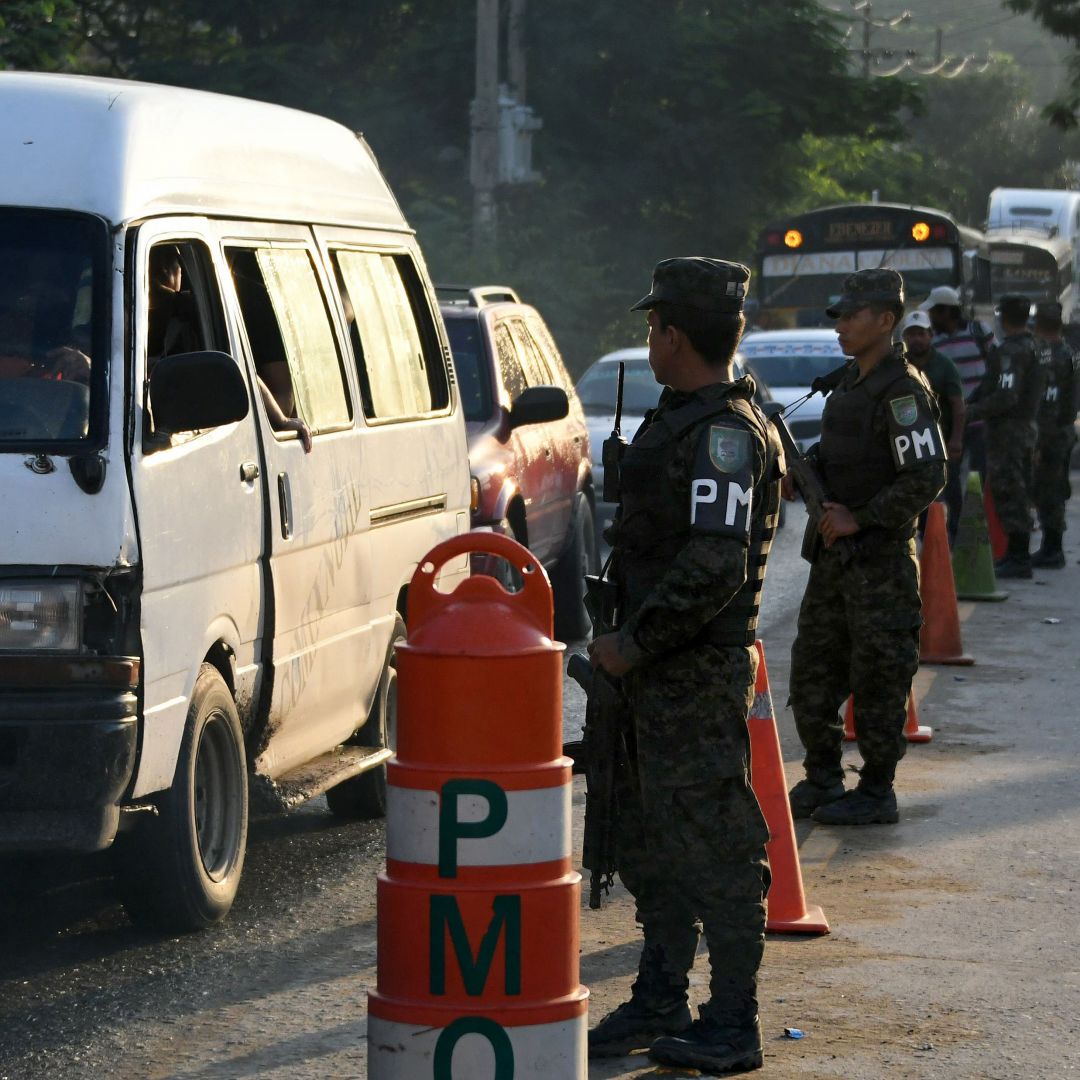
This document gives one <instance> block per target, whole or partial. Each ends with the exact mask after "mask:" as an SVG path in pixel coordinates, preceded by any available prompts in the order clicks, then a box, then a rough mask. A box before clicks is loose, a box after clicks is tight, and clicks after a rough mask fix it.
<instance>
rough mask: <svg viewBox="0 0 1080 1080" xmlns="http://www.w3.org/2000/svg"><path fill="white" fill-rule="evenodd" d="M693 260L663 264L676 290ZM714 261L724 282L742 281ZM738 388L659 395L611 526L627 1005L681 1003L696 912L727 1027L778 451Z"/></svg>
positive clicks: (761, 829)
mask: <svg viewBox="0 0 1080 1080" xmlns="http://www.w3.org/2000/svg"><path fill="white" fill-rule="evenodd" d="M704 261H705V260H672V261H671V262H672V263H674V264H677V265H674V266H670V268H669V270H668V273H669V274H670V275H671V276H672V277H674V279H675V281H674V284H676V285H677V286H678V287H679V289H680V290H681V291H682V292H683V294H684V295H686V294H687V293H689V294H691V295H692V293H693V288H694V285H695V282H696V276H697V273H698V271H699V270H700V269H701V268H700V267H699V266H698V265H697V264H700V263H702V262H704ZM710 262H711V261H710ZM687 264H688V265H687ZM718 265H719V266H721V267H731V268H733V269H732V270H730V271H728V273H729V274H734V275H735V277H736V280H737V281H738V282H739V283H740V284H741V283H744V282H745V281H746V279H747V278H748V277H749V271H747V270H746V269H745V268H744V267H738V264H718ZM665 266H667V264H665V263H661V264H660V266H659V267H658V268H657V275H656V278H655V279H654V287H653V293H652V294H650V297H656V296H657V293H658V291H659V286H660V285H661V284H663V283H664V281H665V280H667V279H666V278H665V277H663V276H662V274H661V270H662V268H665ZM736 268H737V269H736ZM708 269H709V268H708V267H705V270H706V271H707V270H708ZM723 283H724V282H723V279H721V284H723ZM728 286H730V280H729V281H728ZM729 295H730V294H729ZM650 297H647V298H646V301H648V300H650ZM661 298H662V297H661ZM706 299H707V298H706ZM642 303H643V305H644V304H645V301H643V302H642ZM650 306H651V305H650ZM740 308H741V303H740V304H739V305H738V306H737V307H736V306H734V305H732V306H731V307H730V308H728V309H727V310H735V311H737V310H739V309H740ZM713 310H716V308H715V307H714V308H713ZM720 310H724V309H723V308H721V309H720ZM753 393H754V384H753V381H752V380H751V379H749V378H743V379H740V380H738V381H737V382H734V383H722V382H721V383H714V384H712V385H709V386H706V387H704V388H703V389H700V390H698V391H696V392H694V393H680V392H675V391H672V390H670V389H668V390H665V391H664V393H663V395H662V396H661V399H660V403H659V405H658V407H657V408H656V409H655V410H654V411H652V412H651V413H649V414H648V415H647V416H646V419H645V422H644V423H643V424H642V426H641V428H640V429H639V431H638V433H637V435H636V436H635V439H634V442H633V444H632V445H631V446H630V447H629V448H628V451H627V454H626V457H625V459H624V462H623V466H622V469H621V476H622V503H621V507H620V511H619V516H618V518H617V520H616V522H615V525H614V526H613V528H612V529H611V530H610V533H609V538H610V539H611V541H612V544H613V547H614V550H615V560H616V561H615V565H616V568H617V578H618V581H619V584H620V592H621V595H622V603H623V613H622V622H621V626H620V629H619V635H620V642H621V649H622V652H623V654H624V655H625V656H627V657H628V658H630V659H632V660H633V661H634V667H633V668H632V669H631V671H630V672H629V673H628V674H627V675H626V676H625V677H624V678H623V688H624V691H625V694H626V698H627V702H628V705H629V710H630V716H631V725H630V727H631V733H630V735H631V743H632V747H631V751H632V758H633V762H632V766H631V769H630V770H629V771H628V773H627V774H626V775H624V777H623V778H622V781H621V788H620V791H619V815H620V817H619V835H618V845H617V846H618V867H619V875H620V877H621V878H622V880H623V882H624V884H625V885H626V887H627V888H628V889H629V890H630V892H631V893H632V894H633V895H634V898H635V900H636V902H637V917H638V921H639V922H640V923H641V924H642V927H643V930H644V935H645V943H644V949H643V953H642V958H641V964H640V970H639V976H638V980H637V982H636V983H635V986H634V997H635V999H638V1000H642V1001H645V1002H648V1001H650V1000H652V1001H655V1002H657V1003H663V1002H670V1001H671V1000H673V999H675V1000H679V999H682V1000H685V995H686V991H687V988H688V986H689V979H688V973H689V970H690V968H691V966H692V964H693V961H694V953H695V951H696V948H697V944H698V934H699V929H698V920H700V922H701V924H702V926H703V928H704V931H705V937H706V941H707V943H708V946H709V955H710V960H711V963H712V980H711V984H710V985H711V990H712V996H711V1000H710V1002H709V1004H708V1005H707V1006H703V1008H702V1016H703V1017H707V1018H709V1019H711V1020H712V1021H714V1022H716V1023H719V1024H727V1025H731V1026H733V1027H739V1026H745V1025H748V1024H750V1025H756V1012H757V1000H756V985H757V984H756V976H757V969H758V965H759V964H760V962H761V956H762V950H763V948H764V929H765V907H764V896H765V892H766V890H767V888H768V884H769V870H768V863H767V861H766V858H765V842H766V840H767V839H768V830H767V828H766V826H765V822H764V819H763V817H762V814H761V811H760V809H759V807H758V804H757V800H756V798H755V796H754V793H753V791H752V790H751V788H750V778H749V736H748V733H747V728H746V719H747V716H748V714H749V710H750V706H751V704H752V700H753V687H754V679H755V675H756V668H757V657H756V653H755V652H754V650H753V649H752V648H751V647H750V646H751V645H752V642H753V640H754V632H755V627H756V619H757V601H758V597H759V595H760V589H761V584H762V581H763V579H764V573H765V561H766V558H767V555H768V548H769V544H770V543H771V539H772V535H773V531H774V529H775V526H776V517H777V513H778V509H779V484H778V482H777V481H778V480H779V477H780V473H781V471H782V453H781V452H780V450H779V446H778V443H777V442H776V437H775V433H774V432H773V430H772V428H771V427H770V426H769V425H768V424H767V423H766V422H765V420H764V417H763V416H762V415H761V413H760V411H759V410H758V409H757V407H756V406H755V405H754V404H753V400H752V399H753Z"/></svg>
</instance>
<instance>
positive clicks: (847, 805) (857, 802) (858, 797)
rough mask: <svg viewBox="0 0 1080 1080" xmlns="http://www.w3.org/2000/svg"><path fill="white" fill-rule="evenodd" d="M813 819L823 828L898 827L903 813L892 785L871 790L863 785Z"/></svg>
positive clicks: (847, 793) (828, 806) (846, 794)
mask: <svg viewBox="0 0 1080 1080" xmlns="http://www.w3.org/2000/svg"><path fill="white" fill-rule="evenodd" d="M810 816H811V817H812V818H813V819H814V820H815V821H817V822H819V823H820V824H822V825H895V824H896V822H898V821H899V820H900V811H899V810H898V809H897V807H896V792H895V791H894V790H893V789H892V786H891V785H890V786H889V787H887V788H884V787H873V788H871V787H869V786H867V785H865V784H863V783H862V782H860V783H859V786H858V787H856V788H853V789H852V790H851V791H848V792H845V794H844V797H843V798H842V799H837V800H836V801H835V802H831V803H828V804H827V805H825V806H819V807H818V808H817V809H816V810H815V811H814V812H813V813H812V814H811V815H810Z"/></svg>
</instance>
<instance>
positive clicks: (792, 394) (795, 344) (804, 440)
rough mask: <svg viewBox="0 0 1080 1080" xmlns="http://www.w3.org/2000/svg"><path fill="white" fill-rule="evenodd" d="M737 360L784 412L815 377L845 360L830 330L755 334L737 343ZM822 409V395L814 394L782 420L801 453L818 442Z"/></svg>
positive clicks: (771, 331) (804, 392) (806, 391)
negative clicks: (763, 385)
mask: <svg viewBox="0 0 1080 1080" xmlns="http://www.w3.org/2000/svg"><path fill="white" fill-rule="evenodd" d="M738 357H739V359H740V360H741V361H742V363H743V365H744V366H745V367H746V369H747V370H748V371H749V372H750V373H751V374H752V375H753V376H754V378H755V379H758V380H759V381H761V382H765V383H767V384H768V387H769V392H770V393H771V395H772V399H773V401H777V402H779V403H780V404H781V405H783V406H784V408H787V407H788V406H789V405H792V404H794V402H796V401H798V399H799V398H801V397H805V396H806V394H808V393H809V392H810V384H811V383H812V382H813V381H814V380H815V379H816V378H818V376H820V375H828V374H829V372H830V371H835V370H836V368H838V367H840V365H841V364H843V363H844V359H845V357H844V353H843V350H842V349H841V348H840V344H839V341H838V340H837V337H836V332H835V331H833V330H758V331H755V332H753V333H749V334H747V335H746V336H745V337H744V338H743V339H742V341H741V342H740V343H739V352H738ZM824 408H825V397H824V395H823V394H815V395H814V396H813V397H812V398H810V399H809V400H808V401H805V402H803V404H802V405H800V406H798V408H797V409H795V410H794V411H793V412H792V413H790V414H789V415H788V416H787V417H786V419H787V424H788V427H789V428H790V429H791V434H792V436H793V437H794V439H795V441H796V442H797V443H798V444H799V449H800V450H802V451H803V452H805V451H806V450H807V449H809V448H810V447H811V446H813V445H814V443H816V442H817V441H818V439H820V438H821V413H822V411H823V410H824Z"/></svg>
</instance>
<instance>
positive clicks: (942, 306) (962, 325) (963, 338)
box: [920, 285, 993, 487]
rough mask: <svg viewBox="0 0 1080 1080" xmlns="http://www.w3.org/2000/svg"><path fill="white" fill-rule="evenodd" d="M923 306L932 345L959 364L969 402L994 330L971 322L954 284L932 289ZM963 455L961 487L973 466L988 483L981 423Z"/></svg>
mask: <svg viewBox="0 0 1080 1080" xmlns="http://www.w3.org/2000/svg"><path fill="white" fill-rule="evenodd" d="M920 306H921V307H922V309H923V311H925V312H927V313H928V314H929V316H930V323H931V325H932V326H933V328H934V339H933V343H932V344H933V347H934V348H935V349H937V351H938V352H940V353H943V354H944V355H945V356H947V357H948V358H949V359H950V360H951V361H952V362H953V363H954V364H955V365H956V369H957V371H959V372H960V381H961V382H962V383H963V386H964V400H965V401H970V400H971V395H972V394H973V393H975V390H976V389H977V388H978V387H979V386H980V385H981V383H982V381H983V376H984V375H985V374H986V356H987V352H988V350H989V348H990V345H991V342H992V340H993V333H992V332H991V331H990V330H988V329H987V328H986V327H985V326H983V325H982V323H980V322H978V321H976V320H975V319H972V320H971V321H970V322H969V321H967V320H966V319H964V317H963V315H962V313H961V310H960V294H959V293H958V292H957V291H956V289H954V288H953V287H952V286H951V285H938V286H937V288H935V289H932V290H931V291H930V295H929V296H928V297H927V298H926V300H924V301H923V303H922V304H921V305H920ZM964 454H965V456H966V458H967V462H966V467H965V468H963V469H962V470H961V471H962V477H961V481H962V485H961V486H962V487H965V486H966V482H965V481H964V480H963V478H964V477H966V476H967V473H968V471H969V470H970V469H974V470H975V471H976V472H977V473H978V474H979V475H980V476H981V477H982V480H983V484H984V485H985V483H986V443H985V439H984V435H983V425H982V423H981V422H979V423H973V424H968V426H967V429H966V431H965V432H964Z"/></svg>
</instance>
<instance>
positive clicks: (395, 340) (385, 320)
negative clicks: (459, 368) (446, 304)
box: [331, 250, 450, 420]
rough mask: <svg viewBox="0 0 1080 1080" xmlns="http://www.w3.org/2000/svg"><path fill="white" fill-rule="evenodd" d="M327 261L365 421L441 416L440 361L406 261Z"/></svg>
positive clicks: (445, 388)
mask: <svg viewBox="0 0 1080 1080" xmlns="http://www.w3.org/2000/svg"><path fill="white" fill-rule="evenodd" d="M331 257H332V260H333V264H334V271H335V274H336V275H337V283H338V288H339V289H340V290H341V301H342V306H343V307H344V309H345V317H346V319H347V321H348V324H349V340H350V343H351V344H352V348H353V352H354V353H355V354H356V369H357V373H358V375H359V379H360V393H361V396H362V398H363V405H364V414H365V416H367V417H368V418H369V419H377V420H391V419H395V420H396V419H404V418H407V417H413V416H423V415H425V414H427V413H431V412H435V411H438V410H439V409H444V408H446V406H447V405H448V404H449V401H450V388H449V383H448V381H447V378H446V363H445V357H444V355H443V351H442V348H441V347H440V344H439V336H438V333H437V331H436V329H435V324H434V322H433V321H432V316H431V309H430V308H429V306H428V304H427V300H426V297H425V295H424V290H423V286H422V285H421V282H420V276H419V274H418V273H417V271H416V267H415V266H414V265H413V263H412V260H411V259H410V258H409V257H408V256H407V255H384V254H380V253H378V252H371V251H344V250H341V251H334V252H332V255H331Z"/></svg>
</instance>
